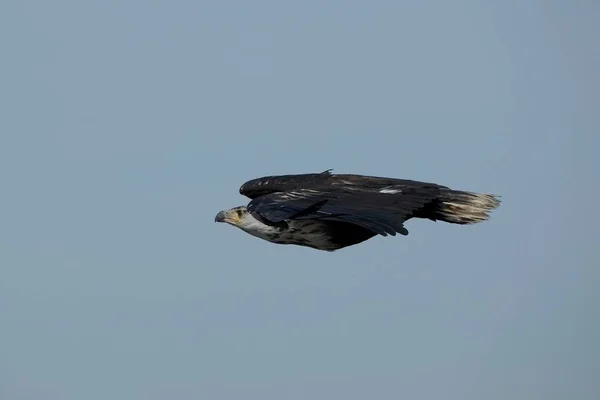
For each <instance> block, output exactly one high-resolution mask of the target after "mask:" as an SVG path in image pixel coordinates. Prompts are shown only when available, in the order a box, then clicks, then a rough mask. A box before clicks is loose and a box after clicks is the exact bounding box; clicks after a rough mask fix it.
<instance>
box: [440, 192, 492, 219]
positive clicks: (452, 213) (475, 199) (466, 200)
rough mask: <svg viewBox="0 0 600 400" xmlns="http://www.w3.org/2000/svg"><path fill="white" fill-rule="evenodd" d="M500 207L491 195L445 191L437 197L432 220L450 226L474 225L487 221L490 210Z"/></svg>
mask: <svg viewBox="0 0 600 400" xmlns="http://www.w3.org/2000/svg"><path fill="white" fill-rule="evenodd" d="M498 206H500V198H499V196H496V195H493V194H483V193H473V192H464V191H459V190H447V191H445V192H443V193H442V194H441V195H440V196H439V197H438V202H437V204H436V208H435V211H434V215H433V219H435V220H440V221H444V222H448V223H451V224H461V225H464V224H476V223H479V222H483V221H486V220H487V219H489V214H490V212H491V211H492V210H494V209H496V208H498Z"/></svg>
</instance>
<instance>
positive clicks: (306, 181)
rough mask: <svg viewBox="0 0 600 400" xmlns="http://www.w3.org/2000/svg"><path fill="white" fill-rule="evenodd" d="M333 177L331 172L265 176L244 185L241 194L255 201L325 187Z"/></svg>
mask: <svg viewBox="0 0 600 400" xmlns="http://www.w3.org/2000/svg"><path fill="white" fill-rule="evenodd" d="M331 176H332V175H331V170H327V171H323V172H321V173H311V174H297V175H273V176H263V177H261V178H256V179H252V180H249V181H248V182H246V183H244V184H243V185H242V186H241V187H240V194H242V195H244V196H246V197H249V198H250V199H255V198H257V197H259V196H264V195H267V194H271V193H276V192H284V191H287V190H297V189H301V188H309V187H313V186H319V185H324V184H325V183H326V182H327V181H328V180H329V179H330V177H331Z"/></svg>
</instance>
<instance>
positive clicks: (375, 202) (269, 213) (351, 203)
mask: <svg viewBox="0 0 600 400" xmlns="http://www.w3.org/2000/svg"><path fill="white" fill-rule="evenodd" d="M403 188H404V189H405V190H402V189H400V188H397V189H393V188H388V189H387V191H385V190H384V191H374V190H362V189H360V188H356V187H314V188H311V189H298V190H289V191H284V192H275V193H270V194H266V195H263V196H259V197H256V198H254V199H253V200H252V201H251V202H250V203H249V204H248V210H249V211H250V212H252V213H257V214H259V215H260V216H261V217H262V218H264V219H266V220H268V221H271V222H274V223H277V222H282V221H284V220H303V219H320V220H324V221H342V222H347V223H352V224H355V225H359V226H361V227H363V228H366V229H369V230H371V231H373V232H375V233H377V234H380V235H383V236H386V235H388V234H389V235H392V236H393V235H396V233H400V234H403V235H407V234H408V231H407V230H406V228H405V227H404V225H403V224H404V222H405V221H406V220H407V219H409V218H411V217H412V216H413V214H414V213H415V212H417V211H418V210H420V209H422V208H423V207H424V206H425V205H427V204H428V203H430V202H432V201H434V200H435V199H436V197H437V193H438V192H439V188H438V187H430V188H429V190H427V189H425V190H418V188H410V187H408V188H406V187H404V186H403ZM421 189H424V188H421ZM432 189H433V190H432Z"/></svg>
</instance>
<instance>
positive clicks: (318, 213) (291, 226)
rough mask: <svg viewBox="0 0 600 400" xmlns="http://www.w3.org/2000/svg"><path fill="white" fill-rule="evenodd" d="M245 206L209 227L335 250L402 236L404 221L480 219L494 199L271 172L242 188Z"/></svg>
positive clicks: (412, 185)
mask: <svg viewBox="0 0 600 400" xmlns="http://www.w3.org/2000/svg"><path fill="white" fill-rule="evenodd" d="M239 191H240V194H242V195H244V196H246V197H248V198H250V199H251V200H250V202H249V204H248V205H247V206H239V207H234V208H231V209H228V210H223V211H220V212H219V213H218V214H217V215H216V217H215V221H216V222H224V223H227V224H229V225H232V226H235V227H237V228H239V229H241V230H243V231H245V232H247V233H249V234H250V235H253V236H256V237H258V238H260V239H263V240H266V241H269V242H272V243H277V244H293V245H298V246H306V247H311V248H314V249H317V250H324V251H335V250H339V249H342V248H344V247H348V246H353V245H356V244H358V243H362V242H364V241H365V240H368V239H371V238H372V237H374V236H376V235H381V236H387V235H391V236H395V235H396V234H400V235H408V230H407V229H406V228H405V227H404V223H405V222H406V221H408V220H409V219H411V218H423V219H429V220H432V221H443V222H448V223H451V224H459V225H465V224H475V223H478V222H483V221H486V220H487V219H488V218H489V213H490V212H491V211H492V210H493V209H495V208H497V207H498V206H499V205H500V199H499V197H498V196H495V195H492V194H482V193H474V192H467V191H461V190H453V189H450V188H448V187H446V186H441V185H438V184H435V183H427V182H419V181H412V180H405V179H395V178H383V177H377V176H365V175H354V174H332V173H331V170H327V171H324V172H321V173H309V174H297V175H273V176H265V177H262V178H257V179H252V180H250V181H248V182H246V183H244V184H243V185H242V186H241V187H240V189H239Z"/></svg>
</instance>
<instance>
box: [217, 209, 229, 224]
mask: <svg viewBox="0 0 600 400" xmlns="http://www.w3.org/2000/svg"><path fill="white" fill-rule="evenodd" d="M226 218H227V212H226V211H220V212H219V213H218V214H217V216H216V217H215V222H225V219H226Z"/></svg>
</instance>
